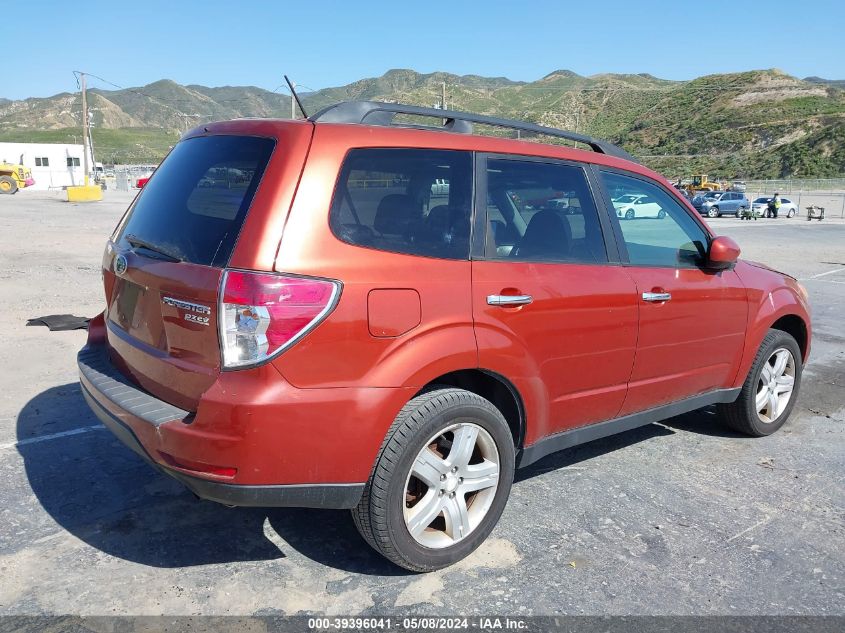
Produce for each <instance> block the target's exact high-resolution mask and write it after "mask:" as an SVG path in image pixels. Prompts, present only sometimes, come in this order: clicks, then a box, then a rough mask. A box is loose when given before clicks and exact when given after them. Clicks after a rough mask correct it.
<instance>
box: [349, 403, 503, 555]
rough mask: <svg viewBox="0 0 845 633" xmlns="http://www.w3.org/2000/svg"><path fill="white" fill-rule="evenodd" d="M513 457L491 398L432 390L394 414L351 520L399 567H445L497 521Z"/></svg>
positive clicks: (474, 545) (477, 542)
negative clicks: (489, 399)
mask: <svg viewBox="0 0 845 633" xmlns="http://www.w3.org/2000/svg"><path fill="white" fill-rule="evenodd" d="M514 462H515V450H514V443H513V436H512V435H511V432H510V429H509V428H508V424H507V422H506V421H505V419H504V417H503V416H502V414H501V412H499V410H498V409H496V407H494V406H493V404H492V403H490V402H489V401H488V400H485V399H484V398H482V397H481V396H478V395H476V394H474V393H471V392H469V391H464V390H462V389H453V388H440V389H435V390H432V391H429V392H427V393H424V394H422V395H419V396H417V397H415V398H413V399H412V400H411V401H410V402H408V404H406V405H405V406H404V407H403V408H402V410H401V411H400V412H399V415H398V416H396V419H395V420H394V422H393V424H392V425H391V427H390V429H389V430H388V432H387V436H386V438H385V441H384V443H383V445H382V448H381V451H380V452H379V456H378V458H377V460H376V465H375V467H374V468H373V472H372V474H371V476H370V479H369V481H368V482H367V485H366V487H365V489H364V495H363V497H362V498H361V501H360V502H359V504H358V506H357V507H356V508H355V509H354V510H352V518H353V520H354V522H355V526H356V527H357V528H358V531H359V532H360V533H361V535H362V536H363V537H364V540H366V541H367V543H369V544H370V546H372V547H373V548H374V549H375V550H376V551H378V552H379V553H380V554H382V555H383V556H384V557H385V558H387V559H388V560H390V561H392V562H394V563H396V564H397V565H399V566H400V567H404V568H405V569H409V570H411V571H433V570H435V569H441V568H443V567H447V566H448V565H451V564H453V563H455V562H457V561H459V560H461V559H463V558H465V557H466V556H468V555H469V554H471V553H472V552H473V551H474V550H475V549H476V548H477V547H478V546H479V545H481V543H483V542H484V540H485V539H486V538H487V536H488V535H489V534H490V532H491V531H492V530H493V528H494V527H495V526H496V523H497V522H498V521H499V517H500V516H501V514H502V511H503V510H504V507H505V504H506V503H507V499H508V495H509V494H510V488H511V483H512V482H513V472H514Z"/></svg>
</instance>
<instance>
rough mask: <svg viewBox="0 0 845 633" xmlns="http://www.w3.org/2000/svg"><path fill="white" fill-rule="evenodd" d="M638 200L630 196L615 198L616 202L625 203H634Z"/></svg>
mask: <svg viewBox="0 0 845 633" xmlns="http://www.w3.org/2000/svg"><path fill="white" fill-rule="evenodd" d="M638 198H639V196H632V195H631V194H628V195H625V196H621V197H619V198H617V199H616V202H626V203H628V202H635V201H636V200H637V199H638Z"/></svg>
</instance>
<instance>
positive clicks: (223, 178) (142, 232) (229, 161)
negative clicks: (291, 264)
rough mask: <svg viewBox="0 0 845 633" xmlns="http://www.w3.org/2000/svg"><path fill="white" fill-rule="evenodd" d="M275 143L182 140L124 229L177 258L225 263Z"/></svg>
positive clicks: (125, 234) (127, 236) (126, 236)
mask: <svg viewBox="0 0 845 633" xmlns="http://www.w3.org/2000/svg"><path fill="white" fill-rule="evenodd" d="M274 143H275V141H273V140H272V139H267V138H259V137H252V136H204V137H197V138H191V139H187V140H185V141H182V142H180V143H179V144H178V145H176V147H175V148H174V149H173V151H172V152H171V153H170V154H169V155H168V157H167V158H166V159H165V160H164V162H163V163H162V164H161V166H160V167H159V168H158V169H157V170H156V172H155V174H154V176H153V177H152V178H151V179H150V181H149V182H148V183H147V184H146V185H145V186H144V189H143V190H142V191H141V193H140V194H139V196H138V199H137V201H136V202H135V204H134V206H133V207H132V209H131V210H130V212H129V215H128V216H127V218H126V220H125V222H124V224H123V226H122V227H121V230H120V235H119V241H122V242H124V243H126V245H127V246H128V245H129V244H128V241H130V240H132V239H133V238H135V239H136V240H141V241H143V242H144V243H146V244H148V245H150V246H154V247H157V249H160V250H161V251H163V252H165V253H168V254H170V255H173V256H175V257H176V258H178V259H180V260H182V261H186V262H191V263H194V264H202V265H204V266H214V267H223V266H225V265H226V264H227V263H228V261H229V257H230V256H231V254H232V250H233V248H234V245H235V241H236V240H237V238H238V233H239V232H240V229H241V226H242V225H243V222H244V219H245V218H246V214H247V212H248V210H249V206H250V204H251V203H252V199H253V196H254V195H255V191H256V189H257V188H258V183H259V182H260V180H261V175H262V174H263V173H264V169H265V168H266V166H267V162H268V161H269V160H270V154H271V153H272V152H273V146H274Z"/></svg>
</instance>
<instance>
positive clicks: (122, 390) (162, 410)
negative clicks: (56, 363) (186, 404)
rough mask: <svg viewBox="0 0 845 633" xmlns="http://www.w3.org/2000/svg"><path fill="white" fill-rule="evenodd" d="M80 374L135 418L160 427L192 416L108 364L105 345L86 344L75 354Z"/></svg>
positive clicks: (109, 362)
mask: <svg viewBox="0 0 845 633" xmlns="http://www.w3.org/2000/svg"><path fill="white" fill-rule="evenodd" d="M76 362H77V364H78V365H79V373H80V374H82V375H83V376H84V377H85V379H86V380H87V381H88V382H89V383H91V386H92V387H93V388H94V389H96V390H97V391H98V392H99V393H100V394H102V395H103V396H104V397H105V398H107V399H108V400H109V401H111V402H112V403H114V405H115V406H116V407H118V408H120V409H123V410H124V411H126V412H127V413H131V414H132V415H133V416H135V417H136V418H141V419H142V420H144V421H145V422H148V423H149V424H153V425H155V426H158V425H159V424H163V423H165V422H168V421H170V420H184V419H185V418H187V417H188V416H191V415H193V414H192V413H191V412H190V411H185V410H184V409H180V408H179V407H174V406H173V405H172V404H169V403H167V402H164V400H159V399H158V398H156V397H155V396H152V395H150V394H148V393H147V392H146V391H144V390H143V389H141V388H139V387H137V386H136V385H133V384H132V383H131V382H130V381H129V380H128V379H127V378H126V377H125V376H124V375H123V374H121V373H120V371H119V370H118V369H117V368H116V367H115V366H114V365H112V364H111V361H109V357H108V353H107V352H106V347H105V345H90V346H89V345H86V346H85V347H83V348H82V349H81V350H80V351H79V354H77V355H76Z"/></svg>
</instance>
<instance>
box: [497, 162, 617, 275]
mask: <svg viewBox="0 0 845 633" xmlns="http://www.w3.org/2000/svg"><path fill="white" fill-rule="evenodd" d="M487 220H488V222H487V240H486V243H485V257H487V258H488V259H505V260H512V261H534V262H572V263H585V264H596V263H604V262H607V251H606V250H605V245H604V238H603V236H602V232H601V226H600V223H599V219H598V213H597V211H596V206H595V204H594V202H593V196H592V193H591V192H590V188H589V185H588V184H587V178H586V176H585V174H584V170H583V169H581V168H580V167H576V166H574V165H568V164H562V163H544V162H538V161H526V160H518V159H499V158H491V159H488V161H487Z"/></svg>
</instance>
